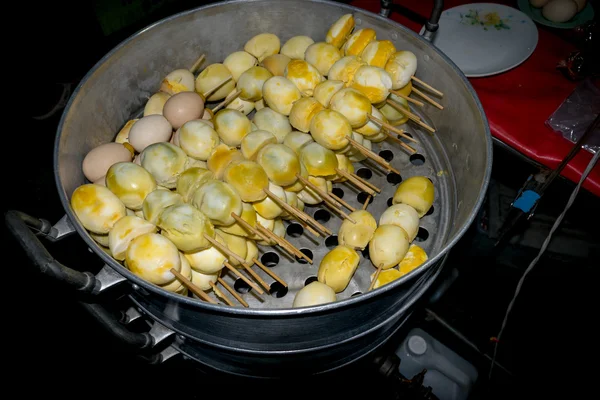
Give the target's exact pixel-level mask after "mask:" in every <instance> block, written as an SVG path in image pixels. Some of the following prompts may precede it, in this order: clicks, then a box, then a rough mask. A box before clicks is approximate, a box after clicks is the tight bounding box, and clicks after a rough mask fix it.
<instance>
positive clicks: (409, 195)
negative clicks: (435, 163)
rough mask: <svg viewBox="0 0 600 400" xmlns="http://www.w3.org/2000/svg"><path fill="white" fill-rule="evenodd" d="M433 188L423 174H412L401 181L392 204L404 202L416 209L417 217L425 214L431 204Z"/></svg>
mask: <svg viewBox="0 0 600 400" xmlns="http://www.w3.org/2000/svg"><path fill="white" fill-rule="evenodd" d="M434 192H435V189H434V187H433V183H431V181H430V180H429V179H427V178H426V177H424V176H413V177H410V178H408V179H406V180H405V181H402V183H400V185H398V188H397V189H396V192H395V193H394V200H393V201H394V204H399V203H404V204H408V205H409V206H411V207H413V208H414V209H415V210H417V213H418V214H419V218H421V217H423V216H424V215H425V214H427V211H429V209H430V208H431V205H432V204H433V198H434Z"/></svg>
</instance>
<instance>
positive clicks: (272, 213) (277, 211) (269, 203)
mask: <svg viewBox="0 0 600 400" xmlns="http://www.w3.org/2000/svg"><path fill="white" fill-rule="evenodd" d="M268 189H269V191H270V192H271V193H273V194H274V195H275V196H277V197H278V198H279V199H281V200H283V201H286V197H285V192H284V190H283V188H282V187H281V186H278V185H275V184H274V183H272V182H269V188H268ZM252 207H254V210H255V211H256V212H257V213H258V214H259V215H260V216H261V217H263V218H266V219H275V218H277V217H279V216H280V215H281V214H282V213H283V209H282V208H281V207H280V206H279V204H278V203H276V202H275V201H274V200H273V199H271V197H270V196H267V197H265V198H264V199H263V200H261V201H257V202H254V203H252Z"/></svg>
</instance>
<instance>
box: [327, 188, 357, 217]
mask: <svg viewBox="0 0 600 400" xmlns="http://www.w3.org/2000/svg"><path fill="white" fill-rule="evenodd" d="M327 194H328V195H330V196H331V197H332V198H333V199H334V200H335V201H337V202H339V203H340V204H341V205H343V206H344V207H346V208H347V209H348V210H350V212H354V211H356V208H354V207H352V206H351V205H350V204H348V203H347V202H346V201H344V200H342V199H340V198H339V197H338V196H336V195H335V194H333V193H332V192H328V193H327Z"/></svg>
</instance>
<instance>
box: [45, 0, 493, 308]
mask: <svg viewBox="0 0 600 400" xmlns="http://www.w3.org/2000/svg"><path fill="white" fill-rule="evenodd" d="M268 1H270V0H229V1H223V2H218V3H213V4H208V5H205V6H201V7H196V8H192V9H190V10H187V11H182V12H179V13H177V14H173V15H171V16H168V17H166V18H163V19H161V20H158V21H156V22H155V23H153V24H150V25H148V26H146V27H145V28H142V29H140V30H139V31H137V32H135V33H133V34H132V35H130V36H129V37H127V38H125V39H124V40H123V41H121V42H120V43H119V44H118V45H116V46H115V47H114V48H113V49H112V50H110V51H109V52H108V53H106V55H104V56H103V57H102V58H101V59H100V60H99V61H98V62H97V63H96V64H95V65H94V66H93V67H92V68H91V69H90V70H89V71H88V72H87V73H86V75H85V76H84V77H83V78H82V79H81V81H80V82H79V84H78V85H77V87H76V89H75V90H74V91H73V94H72V95H71V98H70V99H69V101H68V103H67V105H66V106H65V109H64V110H63V113H62V115H61V118H60V121H59V124H58V127H57V131H56V138H55V141H54V163H53V164H54V165H53V167H54V179H55V184H56V187H57V190H58V194H59V197H60V200H61V202H62V204H63V208H64V209H65V211H66V213H67V215H68V217H69V220H70V221H71V223H72V225H73V226H74V228H75V229H76V231H77V233H79V235H80V236H81V237H82V238H83V240H84V241H85V242H86V244H87V245H88V246H89V248H91V249H92V250H93V251H94V253H96V255H97V256H99V257H100V258H101V259H102V260H103V261H104V262H105V263H106V264H107V265H109V266H110V267H111V268H113V269H114V270H115V271H116V272H118V273H119V274H121V275H123V276H124V277H126V278H127V279H128V280H129V281H130V282H132V283H135V284H137V285H138V286H140V287H142V288H144V289H145V290H147V291H149V292H151V293H153V294H155V295H161V296H165V297H167V298H168V299H169V300H170V301H175V302H179V303H183V304H185V305H187V306H193V307H199V308H201V309H205V310H206V311H210V312H216V313H223V314H230V315H236V316H249V317H262V316H269V317H282V318H285V317H293V316H296V315H312V314H319V313H327V312H332V311H334V310H337V309H342V308H346V307H352V306H354V305H355V304H358V303H361V302H364V301H372V300H373V299H374V298H376V297H378V296H380V295H383V294H384V293H387V292H388V291H390V290H395V289H396V288H397V287H398V286H400V285H402V284H404V282H406V281H408V280H412V279H413V277H415V276H417V275H420V274H421V273H423V272H424V271H425V270H427V269H429V268H430V267H431V266H432V265H434V264H435V263H437V262H438V261H440V260H441V259H442V257H443V256H445V255H446V254H447V253H448V252H449V251H450V250H451V249H452V247H454V245H455V244H456V243H457V242H458V241H459V240H460V239H461V238H462V236H463V235H464V234H465V232H466V231H467V229H468V228H469V227H470V226H471V224H472V223H473V220H474V219H475V215H476V214H477V212H478V211H479V209H480V208H481V205H482V204H483V200H484V197H485V193H486V192H487V188H488V185H489V180H490V176H491V170H492V156H493V155H492V136H491V132H490V127H489V123H488V120H487V117H486V114H485V111H484V110H483V106H482V105H481V102H480V100H479V97H478V96H477V93H476V92H475V90H474V89H473V86H472V85H471V83H470V82H469V80H468V79H467V77H466V76H465V75H464V74H463V72H462V71H461V70H460V69H459V68H458V66H457V65H456V64H455V63H454V62H453V61H452V60H450V58H448V57H447V56H446V55H445V54H444V53H443V52H441V51H440V50H438V49H437V48H436V47H435V46H434V45H433V44H431V43H430V42H429V41H427V40H426V39H424V38H423V37H422V36H420V35H418V34H417V33H415V32H413V31H412V30H410V29H408V28H406V27H405V26H404V25H401V24H399V23H397V22H395V21H393V20H391V19H389V18H386V17H382V16H381V15H379V14H375V13H373V12H370V11H366V10H363V9H360V8H358V7H354V6H350V5H348V4H341V3H338V2H334V1H329V0H309V1H310V2H311V3H317V4H325V5H327V6H333V7H337V8H339V9H342V10H344V11H345V12H346V13H353V14H355V15H356V14H359V15H368V16H370V17H372V18H375V19H378V20H380V21H382V22H385V23H387V24H389V25H391V26H393V27H394V29H397V30H399V31H401V32H402V33H403V34H404V35H408V36H412V37H413V38H415V39H416V40H418V41H421V42H422V43H425V44H426V46H428V47H429V49H431V50H432V51H434V52H435V53H437V54H438V55H439V56H440V57H441V58H442V59H443V60H444V61H445V62H446V63H448V64H449V65H450V67H451V68H452V69H453V70H454V72H455V73H456V74H457V75H458V77H459V78H460V80H461V81H462V83H463V84H464V85H465V88H466V89H467V91H468V92H469V93H470V94H471V96H473V99H474V101H475V104H476V106H477V110H478V111H479V113H480V115H481V118H482V121H483V124H484V129H485V137H486V152H487V154H488V157H487V162H486V166H485V172H484V178H483V183H482V185H481V188H480V190H479V195H478V197H477V201H476V202H475V205H474V206H473V212H472V213H471V214H470V215H469V217H468V218H467V220H466V221H465V223H464V224H463V226H462V227H461V228H460V230H459V231H458V232H457V233H456V234H455V235H454V237H453V238H452V240H450V241H449V242H448V243H446V244H445V245H444V247H443V248H442V249H441V250H440V252H439V253H438V254H436V255H435V256H434V257H432V258H429V259H428V260H427V261H426V262H425V263H424V264H423V265H422V266H420V267H419V268H417V269H416V270H414V271H412V272H410V273H409V274H407V275H404V276H402V277H401V278H399V279H397V280H396V281H394V282H393V283H391V284H387V285H385V286H383V287H381V288H379V289H377V290H374V291H371V292H368V293H363V294H361V295H360V296H356V297H350V298H348V299H344V300H338V301H335V302H333V303H327V304H323V305H318V306H310V307H298V308H276V309H267V308H261V309H251V308H239V307H227V306H223V305H214V304H209V303H206V302H203V301H201V300H198V299H194V298H191V297H183V296H180V295H178V294H175V293H171V292H168V291H166V290H164V289H162V288H160V287H158V286H156V285H153V284H151V283H149V282H146V281H145V280H143V279H142V278H140V277H138V276H137V275H134V274H133V273H132V272H131V271H129V270H128V269H127V268H125V267H124V266H123V265H121V264H119V263H118V262H117V261H116V260H114V259H113V258H112V257H110V256H109V255H108V254H106V253H105V252H104V251H103V250H102V249H101V248H100V246H99V245H98V244H97V243H96V242H95V241H94V240H93V239H92V238H91V236H90V235H89V233H88V232H87V231H86V230H85V228H84V227H83V226H82V225H81V224H80V223H79V221H78V220H77V217H76V216H75V214H74V212H73V210H72V208H71V205H70V201H69V199H68V198H67V196H66V193H65V192H64V190H63V189H62V185H61V181H60V176H59V172H58V150H59V145H60V137H61V133H62V129H63V126H64V124H65V120H66V118H67V115H68V114H69V111H70V109H71V106H72V105H73V102H74V101H75V99H76V98H77V95H78V94H79V92H80V90H81V88H82V87H83V85H84V84H85V83H86V82H87V80H88V79H89V78H90V77H91V76H92V75H93V74H94V73H95V72H96V71H97V70H98V69H99V68H100V67H101V66H102V65H103V64H104V63H105V62H106V61H107V60H109V59H110V58H111V57H112V56H113V55H114V54H115V53H116V52H117V51H119V50H120V49H121V48H122V47H124V46H125V45H126V44H128V43H129V42H130V41H132V40H133V39H134V38H136V37H138V36H139V35H141V34H143V33H144V32H146V31H149V30H151V29H154V28H155V27H156V26H159V25H161V24H163V23H166V22H169V21H172V20H175V19H178V18H180V17H182V16H185V15H188V14H194V13H197V12H201V11H203V10H208V9H211V8H214V7H220V6H223V5H229V4H236V3H249V2H268ZM279 1H280V0H275V2H279ZM285 1H306V0H285Z"/></svg>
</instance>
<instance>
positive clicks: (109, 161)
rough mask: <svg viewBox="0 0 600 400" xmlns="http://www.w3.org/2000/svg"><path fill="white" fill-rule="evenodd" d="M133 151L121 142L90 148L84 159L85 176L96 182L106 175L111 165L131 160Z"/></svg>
mask: <svg viewBox="0 0 600 400" xmlns="http://www.w3.org/2000/svg"><path fill="white" fill-rule="evenodd" d="M131 158H132V157H131V152H130V151H129V150H127V148H126V147H125V146H123V145H122V144H121V143H105V144H101V145H100V146H98V147H94V148H93V149H92V150H90V151H89V152H88V153H87V154H86V155H85V158H84V159H83V164H82V169H83V174H84V175H85V177H86V178H87V179H88V180H89V181H90V182H94V181H96V180H98V179H100V178H102V177H103V176H105V175H106V173H107V172H108V169H109V168H110V167H111V165H113V164H116V163H118V162H127V161H131Z"/></svg>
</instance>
